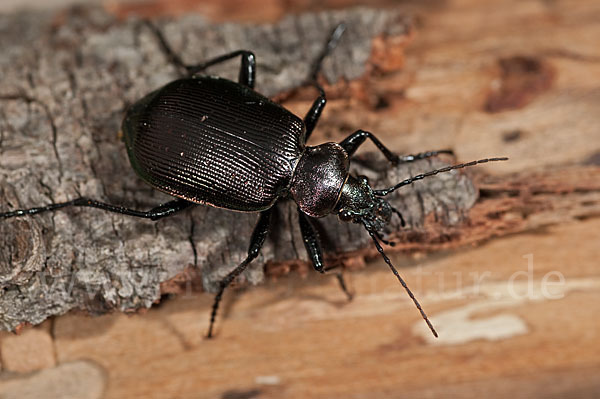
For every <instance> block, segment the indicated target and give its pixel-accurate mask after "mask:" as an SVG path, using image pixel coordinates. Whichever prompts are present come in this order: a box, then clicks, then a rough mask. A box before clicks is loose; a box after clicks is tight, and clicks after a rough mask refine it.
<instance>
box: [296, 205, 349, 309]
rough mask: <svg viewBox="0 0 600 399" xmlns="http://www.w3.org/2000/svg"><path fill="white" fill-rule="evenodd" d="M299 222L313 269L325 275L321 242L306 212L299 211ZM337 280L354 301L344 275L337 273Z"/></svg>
mask: <svg viewBox="0 0 600 399" xmlns="http://www.w3.org/2000/svg"><path fill="white" fill-rule="evenodd" d="M298 221H299V223H300V232H301V233H302V241H304V247H305V248H306V252H307V253H308V257H309V258H310V260H311V261H312V264H313V267H314V268H315V270H316V271H318V272H320V273H325V271H326V270H325V269H324V268H323V251H322V249H321V243H320V241H319V235H318V233H317V231H316V230H315V228H314V226H313V225H312V223H311V221H310V219H309V217H308V216H306V214H304V212H302V211H301V210H300V209H298ZM335 276H336V278H337V280H338V283H339V285H340V288H341V289H342V291H344V294H346V296H347V297H348V300H351V299H352V293H351V292H350V291H349V290H348V286H347V285H346V282H345V281H344V276H343V275H342V273H341V272H340V273H336V275H335Z"/></svg>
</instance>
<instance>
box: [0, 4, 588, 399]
mask: <svg viewBox="0 0 600 399" xmlns="http://www.w3.org/2000/svg"><path fill="white" fill-rule="evenodd" d="M73 6H78V7H84V8H88V7H96V8H100V9H102V10H103V12H106V13H108V14H110V15H112V16H115V17H117V18H118V19H121V20H125V19H127V18H128V17H139V16H142V17H147V18H157V17H170V18H174V19H177V18H180V17H182V16H185V15H187V14H190V13H197V14H201V15H203V16H205V17H206V18H207V19H209V20H210V21H212V22H215V23H225V22H227V23H229V22H231V23H242V24H247V23H251V24H264V23H274V22H277V21H279V20H281V19H282V18H284V17H285V16H287V15H289V14H298V13H313V12H322V11H326V10H331V9H345V8H348V7H355V6H365V7H372V8H381V9H384V10H389V11H390V12H392V11H397V12H401V13H405V14H406V16H407V18H409V19H410V21H411V24H412V25H411V26H412V29H411V31H410V34H409V35H407V36H405V37H403V39H402V42H401V43H390V42H389V41H385V40H382V41H381V40H380V41H374V43H373V50H372V54H374V55H375V57H376V56H377V54H383V55H385V56H386V57H387V59H391V60H393V62H391V64H390V65H387V67H386V66H384V67H381V65H380V66H379V68H371V69H369V68H367V72H365V75H364V76H361V77H360V78H359V79H357V81H356V82H345V83H344V84H343V85H341V86H339V85H338V86H336V85H335V84H333V85H332V86H333V87H332V93H333V94H332V97H331V101H330V103H329V104H328V108H327V109H326V111H325V113H324V115H323V117H322V121H321V124H320V125H319V127H320V128H319V127H318V128H317V131H316V132H315V134H314V137H311V142H313V143H317V142H322V141H325V140H339V139H341V138H343V137H345V136H346V135H347V134H348V133H349V132H351V131H353V130H355V129H358V128H363V129H366V130H369V131H372V132H376V134H377V135H378V137H379V138H380V139H381V140H382V141H383V142H385V143H386V144H387V145H389V147H390V148H392V149H393V150H395V151H398V152H401V153H411V152H420V151H425V150H435V149H442V148H452V149H453V150H454V151H455V152H456V154H457V158H458V160H459V161H469V160H472V159H479V158H483V157H486V156H508V157H510V158H511V159H510V162H508V163H505V164H502V165H488V166H485V167H482V168H481V169H479V170H478V171H476V172H474V179H475V181H476V182H477V184H478V185H479V188H480V189H481V195H480V200H479V202H478V203H477V204H476V205H475V206H474V208H473V209H472V210H471V212H470V214H469V215H468V218H467V219H466V220H465V221H464V223H462V225H461V226H460V229H458V230H453V232H454V233H453V234H454V235H453V236H451V237H450V236H449V237H445V238H443V239H442V238H439V239H438V240H437V241H436V242H428V241H426V240H425V241H424V242H423V243H422V244H420V245H417V244H415V246H414V247H412V248H407V249H406V250H405V251H397V252H395V253H393V256H392V258H393V261H394V262H395V263H396V264H398V265H400V266H401V270H400V271H401V273H402V274H403V276H404V277H405V279H406V280H407V282H408V283H409V285H410V286H411V287H412V289H413V291H414V292H415V294H416V295H417V297H418V298H419V300H420V302H421V303H422V304H423V305H424V307H425V308H426V310H427V312H428V314H429V317H430V318H431V319H432V321H433V323H434V324H435V325H436V327H437V329H438V332H439V333H440V338H439V339H434V338H433V337H431V335H430V334H429V333H428V331H427V329H426V326H425V324H424V323H423V321H422V320H421V319H420V317H419V314H418V313H417V312H416V310H415V309H414V307H413V305H412V303H411V302H410V301H409V300H408V299H407V298H406V296H405V293H404V291H402V290H401V288H400V287H398V285H397V281H396V280H395V279H394V278H393V276H392V275H391V274H390V273H389V270H388V269H387V268H386V266H385V264H384V263H383V261H381V260H379V259H377V258H374V259H373V260H371V261H370V262H369V263H368V264H367V265H366V267H363V266H364V265H363V264H362V258H361V260H358V261H357V262H356V263H359V264H360V265H358V266H360V267H354V268H353V267H350V269H352V271H350V272H349V273H347V278H348V280H349V282H350V287H351V291H352V292H354V293H355V297H354V300H353V301H352V302H350V303H346V302H345V301H344V299H343V296H342V295H341V294H340V292H339V289H338V287H337V285H336V281H335V279H334V278H329V277H328V278H323V277H322V276H315V275H314V273H307V274H302V273H291V274H289V275H286V276H276V275H277V273H272V274H273V275H275V276H276V277H277V278H276V277H272V278H269V279H268V281H267V282H266V284H264V285H262V286H259V287H252V288H248V289H244V290H239V291H237V292H235V293H231V295H230V296H229V299H228V300H227V301H226V306H225V307H224V309H223V310H224V311H223V318H222V319H221V320H220V324H219V325H218V330H219V331H218V336H217V337H216V339H214V340H210V341H209V340H206V339H204V338H203V336H204V334H205V332H206V327H207V325H206V319H207V314H208V312H209V309H210V306H211V304H212V296H211V295H207V294H203V293H200V292H197V291H194V292H191V293H187V294H185V295H179V296H175V297H174V298H171V299H169V300H167V301H164V303H161V304H160V306H156V307H153V308H151V309H149V310H148V311H146V312H140V313H141V314H135V315H131V316H127V315H124V314H117V313H115V314H111V315H103V316H99V317H93V318H92V317H89V316H88V315H85V314H74V313H69V314H66V315H63V316H59V317H56V318H54V319H51V320H47V321H45V322H44V323H42V324H41V325H38V326H36V327H27V326H24V327H23V328H22V329H21V331H20V333H19V334H18V335H15V334H11V333H6V332H3V333H2V335H1V336H0V357H1V365H2V372H1V377H0V396H2V397H3V398H26V397H27V398H28V397H31V398H34V397H36V398H40V397H47V398H90V399H91V398H142V397H144V398H146V397H148V398H150V397H153V398H222V399H243V398H246V399H250V398H259V399H260V398H438V397H440V398H441V397H460V398H480V397H489V398H504V397H509V396H510V397H513V398H594V397H599V396H600V319H599V318H598V317H597V315H598V314H600V269H599V266H600V265H599V263H598V258H599V255H600V250H599V249H598V248H599V246H598V243H600V219H599V218H598V216H599V215H600V112H599V110H600V23H599V22H600V2H598V1H597V0H579V1H567V0H502V1H494V2H487V1H485V2H483V1H479V0H425V1H410V0H405V1H402V0H375V1H368V2H367V1H359V0H321V1H313V0H296V1H295V0H261V1H258V0H246V1H244V0H222V1H194V0H171V1H167V0H148V1H143V0H135V1H134V0H123V1H119V0H104V1H102V0H80V1H69V0H45V1H30V0H27V1H25V0H18V1H17V0H2V1H1V2H0V13H3V14H11V13H17V12H19V13H23V12H38V11H42V12H48V13H50V14H51V15H53V16H54V17H53V21H54V23H57V24H60V21H61V18H60V16H61V15H64V14H65V13H66V12H67V11H66V9H67V8H69V7H73ZM391 52H394V53H393V54H391ZM0 84H2V85H6V84H7V82H1V83H0ZM347 93H351V94H347ZM281 98H282V101H283V103H284V105H285V106H288V107H289V108H290V109H292V110H297V111H298V113H299V114H301V113H302V112H303V111H302V110H305V109H307V108H308V106H309V105H310V96H303V95H299V96H283V97H281ZM430 222H431V223H432V225H433V226H435V223H436V221H433V220H431V221H430ZM424 231H425V232H426V231H427V226H425V227H424ZM424 236H426V234H425V235H424ZM350 266H352V265H350Z"/></svg>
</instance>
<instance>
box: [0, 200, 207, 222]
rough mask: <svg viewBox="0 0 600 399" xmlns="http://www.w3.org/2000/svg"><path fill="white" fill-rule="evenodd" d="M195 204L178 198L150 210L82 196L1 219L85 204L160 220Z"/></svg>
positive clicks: (12, 212) (4, 216)
mask: <svg viewBox="0 0 600 399" xmlns="http://www.w3.org/2000/svg"><path fill="white" fill-rule="evenodd" d="M194 205H196V204H194V203H193V202H189V201H186V200H183V199H176V200H173V201H170V202H167V203H165V204H162V205H159V206H157V207H155V208H152V209H151V210H149V211H139V210H135V209H130V208H125V207H122V206H117V205H111V204H107V203H105V202H100V201H96V200H93V199H90V198H85V197H81V198H76V199H74V200H71V201H66V202H59V203H56V204H49V205H45V206H41V207H37V208H29V209H18V210H15V211H10V212H4V213H0V219H6V218H10V217H18V216H26V215H36V214H38V213H43V212H50V211H55V210H58V209H62V208H67V207H70V206H85V207H89V208H98V209H102V210H105V211H108V212H114V213H120V214H122V215H128V216H136V217H140V218H145V219H152V220H158V219H161V218H164V217H166V216H170V215H172V214H174V213H175V212H179V211H181V210H183V209H185V208H188V207H190V206H194Z"/></svg>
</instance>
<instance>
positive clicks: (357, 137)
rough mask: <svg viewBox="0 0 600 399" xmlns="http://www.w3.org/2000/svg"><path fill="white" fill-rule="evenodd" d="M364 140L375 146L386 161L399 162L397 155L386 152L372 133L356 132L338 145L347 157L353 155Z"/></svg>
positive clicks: (386, 149) (384, 147)
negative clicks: (368, 140)
mask: <svg viewBox="0 0 600 399" xmlns="http://www.w3.org/2000/svg"><path fill="white" fill-rule="evenodd" d="M366 139H371V141H372V142H373V144H375V145H376V146H377V148H379V150H380V151H381V152H382V153H383V155H384V156H385V157H386V158H387V160H388V161H390V162H392V163H394V164H396V163H398V162H399V160H400V157H398V155H396V154H394V153H393V152H391V151H390V150H388V148H387V147H386V146H385V145H383V143H382V142H381V141H379V139H378V138H377V137H375V136H374V135H373V133H371V132H367V131H366V130H357V131H356V132H354V133H352V134H351V135H350V136H348V137H346V138H345V139H344V140H343V141H342V142H340V145H341V146H342V148H343V149H344V150H346V152H347V153H348V156H352V155H354V153H355V152H356V150H357V149H358V147H360V146H361V145H362V144H363V143H364V142H365V140H366Z"/></svg>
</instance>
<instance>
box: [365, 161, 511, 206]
mask: <svg viewBox="0 0 600 399" xmlns="http://www.w3.org/2000/svg"><path fill="white" fill-rule="evenodd" d="M495 161H508V158H507V157H499V158H485V159H480V160H477V161H471V162H466V163H460V164H458V165H452V166H446V167H445V168H440V169H435V170H432V171H430V172H427V173H422V174H420V175H416V176H413V177H410V178H408V179H406V180H402V181H401V182H400V183H398V184H396V185H395V186H393V187H390V188H385V189H382V190H373V193H374V194H375V195H377V196H379V197H384V196H386V195H388V194H389V193H391V192H394V191H396V190H397V189H399V188H400V187H403V186H407V185H409V184H412V183H414V182H415V181H417V180H423V179H424V178H426V177H429V176H434V175H437V174H438V173H444V172H449V171H451V170H454V169H462V168H466V167H469V166H474V165H477V164H480V163H487V162H495Z"/></svg>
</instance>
